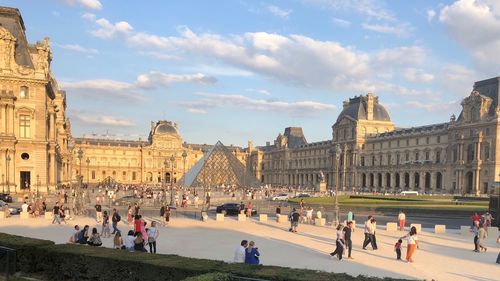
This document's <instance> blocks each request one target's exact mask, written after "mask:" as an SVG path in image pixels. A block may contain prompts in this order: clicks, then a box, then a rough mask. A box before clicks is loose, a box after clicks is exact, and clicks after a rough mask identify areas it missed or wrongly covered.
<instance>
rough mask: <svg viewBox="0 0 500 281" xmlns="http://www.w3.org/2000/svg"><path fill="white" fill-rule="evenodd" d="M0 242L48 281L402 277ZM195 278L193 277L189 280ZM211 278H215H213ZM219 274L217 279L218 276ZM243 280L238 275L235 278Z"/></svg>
mask: <svg viewBox="0 0 500 281" xmlns="http://www.w3.org/2000/svg"><path fill="white" fill-rule="evenodd" d="M0 245H1V246H5V247H9V248H14V249H16V250H17V266H16V268H17V269H18V270H21V271H22V272H24V273H40V274H41V275H42V276H44V277H45V278H46V279H47V280H55V281H57V280H96V281H97V280H99V281H107V280H110V281H111V280H120V281H129V280H130V281H132V280H134V281H135V280H154V281H156V280H158V281H159V280H178V281H181V280H186V281H188V280H189V281H211V280H226V279H218V277H220V278H229V279H227V280H228V281H232V278H235V277H247V278H260V279H265V280H276V281H284V280H291V281H306V280H307V281H309V280H318V281H320V280H338V281H344V280H346V281H347V280H367V281H374V280H401V279H391V278H385V279H380V278H372V277H364V276H358V277H353V276H350V275H347V274H345V273H327V272H323V271H314V270H304V269H292V268H285V267H278V266H262V265H259V266H249V265H245V264H230V263H225V262H223V261H216V260H207V259H195V258H188V257H180V256H177V255H159V254H156V255H153V254H148V253H138V252H135V253H131V252H128V251H124V250H117V249H110V248H102V247H90V246H85V245H73V244H59V245H55V244H54V243H53V242H52V241H47V240H38V239H32V238H26V237H22V236H16V235H9V234H4V233H0ZM189 278H191V279H189ZM210 278H211V279H210ZM214 278H215V279H214ZM234 280H238V278H236V279H234Z"/></svg>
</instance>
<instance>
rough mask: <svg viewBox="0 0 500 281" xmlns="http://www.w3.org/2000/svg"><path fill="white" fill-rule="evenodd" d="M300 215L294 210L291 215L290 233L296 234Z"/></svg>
mask: <svg viewBox="0 0 500 281" xmlns="http://www.w3.org/2000/svg"><path fill="white" fill-rule="evenodd" d="M299 219H300V214H299V212H297V210H296V209H295V208H294V209H293V213H292V232H297V227H298V226H299Z"/></svg>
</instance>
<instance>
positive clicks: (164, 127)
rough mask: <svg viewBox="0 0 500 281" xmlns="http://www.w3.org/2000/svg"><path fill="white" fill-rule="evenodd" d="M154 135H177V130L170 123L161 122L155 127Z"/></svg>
mask: <svg viewBox="0 0 500 281" xmlns="http://www.w3.org/2000/svg"><path fill="white" fill-rule="evenodd" d="M155 133H156V134H178V132H177V128H176V127H175V125H174V124H172V123H171V122H161V123H160V124H158V125H157V126H156V130H155Z"/></svg>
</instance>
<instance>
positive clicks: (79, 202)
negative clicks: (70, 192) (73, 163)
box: [75, 147, 83, 213]
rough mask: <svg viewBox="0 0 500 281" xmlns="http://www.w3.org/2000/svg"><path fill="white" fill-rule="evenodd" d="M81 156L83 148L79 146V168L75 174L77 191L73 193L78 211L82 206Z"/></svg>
mask: <svg viewBox="0 0 500 281" xmlns="http://www.w3.org/2000/svg"><path fill="white" fill-rule="evenodd" d="M82 158H83V150H82V148H81V147H80V148H79V149H78V161H79V166H80V168H79V170H78V173H77V176H78V185H77V191H76V194H75V198H76V206H75V207H76V210H77V212H78V213H80V211H81V208H82V207H83V206H82V203H83V201H82V180H83V176H82Z"/></svg>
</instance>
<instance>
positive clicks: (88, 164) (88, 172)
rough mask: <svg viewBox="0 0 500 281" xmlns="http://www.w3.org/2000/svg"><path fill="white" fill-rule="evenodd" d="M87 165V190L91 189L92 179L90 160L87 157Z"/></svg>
mask: <svg viewBox="0 0 500 281" xmlns="http://www.w3.org/2000/svg"><path fill="white" fill-rule="evenodd" d="M85 162H86V163H87V189H88V188H89V179H90V176H89V175H90V169H89V166H90V158H88V157H87V160H86V161H85Z"/></svg>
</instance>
